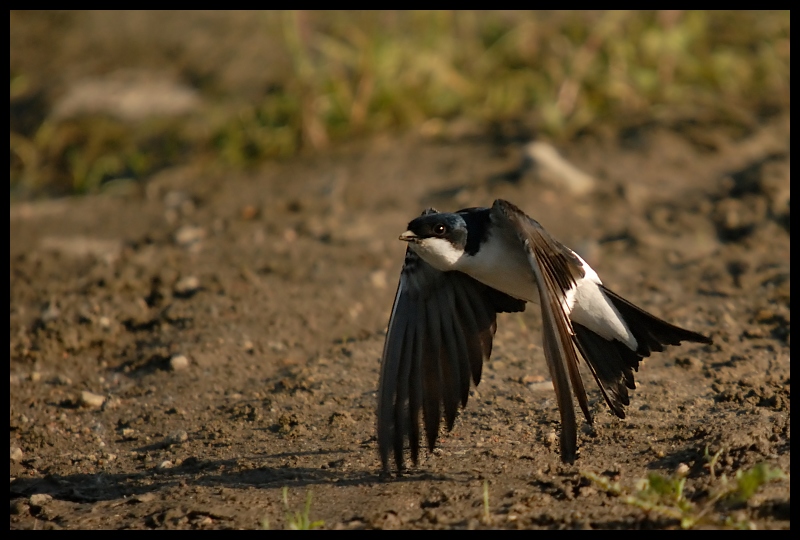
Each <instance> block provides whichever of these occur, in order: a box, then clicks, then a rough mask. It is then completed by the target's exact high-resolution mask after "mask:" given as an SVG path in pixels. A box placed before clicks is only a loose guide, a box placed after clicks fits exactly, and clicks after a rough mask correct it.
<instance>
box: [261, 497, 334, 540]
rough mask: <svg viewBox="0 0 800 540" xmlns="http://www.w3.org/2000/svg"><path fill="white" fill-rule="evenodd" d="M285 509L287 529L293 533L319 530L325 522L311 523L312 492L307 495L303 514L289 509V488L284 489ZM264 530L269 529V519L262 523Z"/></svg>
mask: <svg viewBox="0 0 800 540" xmlns="http://www.w3.org/2000/svg"><path fill="white" fill-rule="evenodd" d="M282 499H283V507H284V508H285V509H286V528H287V529H289V530H292V531H310V530H313V529H319V528H320V527H322V526H323V525H325V522H324V521H322V520H316V521H311V518H310V514H311V490H309V491H308V492H307V493H306V506H305V508H304V509H303V511H302V512H292V511H291V509H290V508H289V488H287V487H285V486H284V488H283V496H282ZM261 528H262V529H269V528H270V523H269V520H268V519H266V518H265V519H264V520H263V521H262V522H261Z"/></svg>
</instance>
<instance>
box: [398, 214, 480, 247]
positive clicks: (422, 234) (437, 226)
mask: <svg viewBox="0 0 800 540" xmlns="http://www.w3.org/2000/svg"><path fill="white" fill-rule="evenodd" d="M408 230H409V231H411V232H413V233H414V234H415V235H417V237H418V238H420V239H425V238H444V239H446V240H449V241H450V242H452V243H453V244H460V245H462V246H463V245H464V243H465V242H466V240H467V224H466V222H465V221H464V218H462V217H461V216H460V215H458V214H450V213H444V212H441V213H436V214H433V213H431V214H427V215H423V216H420V217H418V218H417V219H415V220H413V221H411V222H410V223H409V224H408Z"/></svg>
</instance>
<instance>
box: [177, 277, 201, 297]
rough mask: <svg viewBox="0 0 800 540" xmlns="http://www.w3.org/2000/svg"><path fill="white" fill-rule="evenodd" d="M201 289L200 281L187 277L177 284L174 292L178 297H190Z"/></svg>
mask: <svg viewBox="0 0 800 540" xmlns="http://www.w3.org/2000/svg"><path fill="white" fill-rule="evenodd" d="M199 288H200V280H199V279H197V278H196V277H194V276H186V277H185V278H183V279H181V280H180V281H178V282H177V283H176V284H175V287H173V290H174V291H175V294H178V295H190V294H194V293H196V292H197V290H198V289H199Z"/></svg>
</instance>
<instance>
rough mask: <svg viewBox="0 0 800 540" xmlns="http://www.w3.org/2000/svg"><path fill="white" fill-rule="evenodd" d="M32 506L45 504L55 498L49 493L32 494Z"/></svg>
mask: <svg viewBox="0 0 800 540" xmlns="http://www.w3.org/2000/svg"><path fill="white" fill-rule="evenodd" d="M29 500H30V503H31V506H44V505H46V504H47V503H49V502H50V501H52V500H53V497H52V496H50V495H48V494H47V493H37V494H35V495H31V498H30V499H29Z"/></svg>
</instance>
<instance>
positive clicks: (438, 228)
mask: <svg viewBox="0 0 800 540" xmlns="http://www.w3.org/2000/svg"><path fill="white" fill-rule="evenodd" d="M446 232H447V227H445V226H444V225H442V224H441V223H439V224H438V225H434V226H433V233H434V234H435V235H437V236H442V235H443V234H444V233H446Z"/></svg>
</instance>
